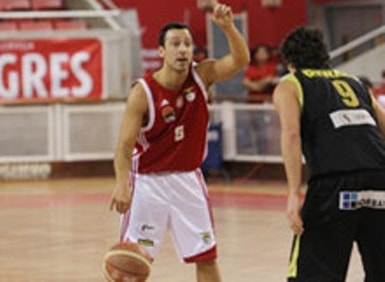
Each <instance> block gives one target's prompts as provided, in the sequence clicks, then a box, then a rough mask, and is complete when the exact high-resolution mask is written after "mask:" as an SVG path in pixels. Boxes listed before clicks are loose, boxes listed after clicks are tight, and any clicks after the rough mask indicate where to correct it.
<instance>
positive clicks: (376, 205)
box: [339, 190, 385, 210]
mask: <svg viewBox="0 0 385 282" xmlns="http://www.w3.org/2000/svg"><path fill="white" fill-rule="evenodd" d="M362 207H366V208H373V209H385V191H372V190H368V191H354V192H352V191H342V192H340V203H339V208H340V210H356V209H359V208H362Z"/></svg>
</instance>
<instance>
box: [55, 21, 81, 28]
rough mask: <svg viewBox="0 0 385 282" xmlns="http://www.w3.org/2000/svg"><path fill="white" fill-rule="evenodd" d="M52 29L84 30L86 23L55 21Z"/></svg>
mask: <svg viewBox="0 0 385 282" xmlns="http://www.w3.org/2000/svg"><path fill="white" fill-rule="evenodd" d="M53 25H54V28H55V29H58V30H85V29H87V23H86V22H85V21H82V20H55V21H54V22H53Z"/></svg>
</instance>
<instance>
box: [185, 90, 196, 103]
mask: <svg viewBox="0 0 385 282" xmlns="http://www.w3.org/2000/svg"><path fill="white" fill-rule="evenodd" d="M193 90H194V87H188V88H186V89H184V90H183V94H185V95H186V99H187V101H189V102H192V101H194V100H195V97H196V94H195V92H194V91H193Z"/></svg>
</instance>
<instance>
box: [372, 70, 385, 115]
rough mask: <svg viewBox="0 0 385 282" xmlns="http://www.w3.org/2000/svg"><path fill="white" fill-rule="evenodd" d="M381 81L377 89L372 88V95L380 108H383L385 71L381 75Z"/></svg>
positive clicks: (384, 103)
mask: <svg viewBox="0 0 385 282" xmlns="http://www.w3.org/2000/svg"><path fill="white" fill-rule="evenodd" d="M381 77H382V81H381V83H380V84H379V86H378V87H374V88H373V95H374V97H375V98H376V99H377V101H378V102H379V104H380V105H381V106H383V107H384V108H385V70H383V71H382V73H381Z"/></svg>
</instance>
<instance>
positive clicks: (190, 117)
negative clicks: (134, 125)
mask: <svg viewBox="0 0 385 282" xmlns="http://www.w3.org/2000/svg"><path fill="white" fill-rule="evenodd" d="M138 82H139V83H140V84H141V85H142V87H143V88H144V90H145V92H146V95H147V101H148V122H147V125H145V126H144V127H143V128H142V130H141V132H140V135H139V137H138V139H137V142H136V145H135V150H134V154H133V165H132V170H133V171H134V172H139V173H156V172H172V171H191V170H195V169H196V168H198V167H199V166H200V165H201V163H202V160H203V158H204V156H205V153H206V143H207V140H206V138H207V137H206V135H207V128H208V109H207V103H206V101H207V93H206V90H205V87H204V84H203V82H202V80H201V79H200V77H199V75H198V74H197V73H196V71H195V69H194V67H192V68H191V70H190V73H189V75H188V77H187V79H186V81H185V82H184V84H183V86H182V88H181V90H179V91H174V90H170V89H166V88H165V87H163V86H162V85H161V84H159V83H158V82H157V81H156V80H155V79H154V77H153V76H152V74H147V75H145V76H144V78H142V79H139V80H138Z"/></svg>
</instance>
